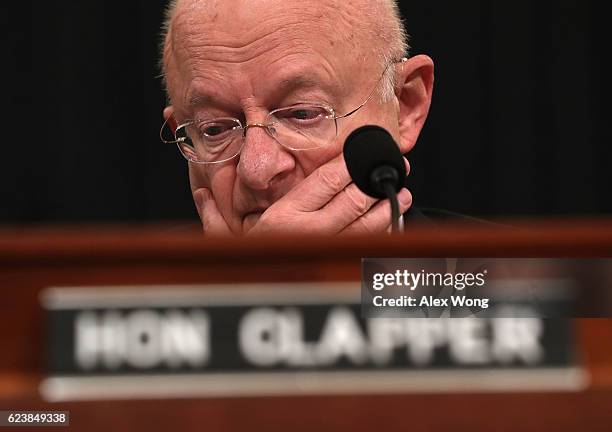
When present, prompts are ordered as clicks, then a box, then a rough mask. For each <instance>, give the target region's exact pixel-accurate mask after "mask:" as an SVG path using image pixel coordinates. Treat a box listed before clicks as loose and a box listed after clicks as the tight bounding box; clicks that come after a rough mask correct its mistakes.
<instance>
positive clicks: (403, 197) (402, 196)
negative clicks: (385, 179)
mask: <svg viewBox="0 0 612 432" xmlns="http://www.w3.org/2000/svg"><path fill="white" fill-rule="evenodd" d="M397 199H398V200H399V202H400V204H401V205H403V206H407V205H410V203H412V194H411V193H410V191H409V190H408V189H406V188H404V189H402V190H401V191H400V193H399V194H397Z"/></svg>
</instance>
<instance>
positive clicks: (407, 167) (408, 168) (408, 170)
mask: <svg viewBox="0 0 612 432" xmlns="http://www.w3.org/2000/svg"><path fill="white" fill-rule="evenodd" d="M404 166H405V167H406V175H408V174H410V162H408V159H406V158H405V157H404Z"/></svg>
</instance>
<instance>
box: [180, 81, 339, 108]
mask: <svg viewBox="0 0 612 432" xmlns="http://www.w3.org/2000/svg"><path fill="white" fill-rule="evenodd" d="M312 88H315V89H321V90H323V91H329V90H331V89H332V88H333V84H332V83H329V82H327V83H326V82H325V81H322V80H320V79H318V76H316V75H314V76H311V75H304V74H299V75H292V76H288V77H286V78H282V79H281V80H280V81H278V84H277V86H276V92H277V93H283V94H288V93H290V92H292V91H295V90H298V89H312ZM186 102H187V107H188V108H197V107H201V106H204V105H214V104H215V103H217V104H218V101H216V100H215V99H214V98H212V97H211V96H209V95H206V94H202V93H193V94H191V95H188V96H187V100H186Z"/></svg>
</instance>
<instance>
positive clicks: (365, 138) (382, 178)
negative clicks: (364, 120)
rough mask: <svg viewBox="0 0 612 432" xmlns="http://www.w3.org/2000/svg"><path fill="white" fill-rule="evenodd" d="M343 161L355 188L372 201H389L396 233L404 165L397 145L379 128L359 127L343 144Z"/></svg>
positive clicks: (371, 126) (397, 230) (387, 133)
mask: <svg viewBox="0 0 612 432" xmlns="http://www.w3.org/2000/svg"><path fill="white" fill-rule="evenodd" d="M344 160H345V162H346V167H347V168H348V172H349V174H350V176H351V178H352V179H353V182H354V183H355V184H356V185H357V187H358V188H359V189H360V190H361V191H362V192H363V193H365V194H366V195H369V196H371V197H372V198H380V199H384V198H389V200H390V201H391V210H392V211H391V226H392V231H393V232H394V233H397V232H399V219H400V214H399V203H398V201H397V193H398V192H399V191H400V190H401V189H402V187H404V180H405V178H406V165H405V164H404V158H403V156H402V153H401V152H400V149H399V147H398V145H397V144H396V143H395V141H394V140H393V137H392V136H391V134H390V133H389V132H387V131H386V130H385V129H383V128H381V127H380V126H373V125H369V126H362V127H360V128H359V129H356V130H354V131H353V132H352V133H351V134H350V135H349V137H348V138H347V139H346V141H345V142H344Z"/></svg>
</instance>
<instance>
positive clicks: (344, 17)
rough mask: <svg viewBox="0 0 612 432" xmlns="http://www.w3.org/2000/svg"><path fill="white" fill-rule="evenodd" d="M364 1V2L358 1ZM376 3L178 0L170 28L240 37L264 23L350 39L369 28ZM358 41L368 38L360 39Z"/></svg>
mask: <svg viewBox="0 0 612 432" xmlns="http://www.w3.org/2000/svg"><path fill="white" fill-rule="evenodd" d="M357 3H363V4H357ZM374 3H377V2H376V1H375V2H370V3H369V2H368V1H367V0H353V1H339V0H178V2H177V3H176V5H175V8H174V12H173V14H172V19H171V22H170V27H171V29H172V33H174V36H175V37H174V38H173V39H174V40H175V41H176V39H177V37H176V36H180V37H186V36H187V37H189V36H197V33H199V32H207V31H209V32H215V31H220V32H223V33H225V34H232V33H233V34H234V36H239V35H241V34H243V33H248V32H251V31H253V29H256V28H261V27H265V26H266V25H268V26H272V27H276V30H282V29H283V28H287V29H289V28H304V29H310V30H311V33H310V37H313V38H315V37H320V36H323V35H322V34H321V32H322V31H323V32H325V34H324V36H325V37H327V38H328V39H330V40H338V41H341V40H345V41H352V40H353V39H354V36H355V34H356V33H357V32H358V30H359V29H364V28H366V27H371V26H370V25H369V24H370V23H371V24H374V21H376V19H375V18H374V14H373V13H372V12H373V10H375V9H376V8H373V7H372V5H373V4H374ZM360 42H361V43H364V42H367V41H364V40H362V41H360Z"/></svg>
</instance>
